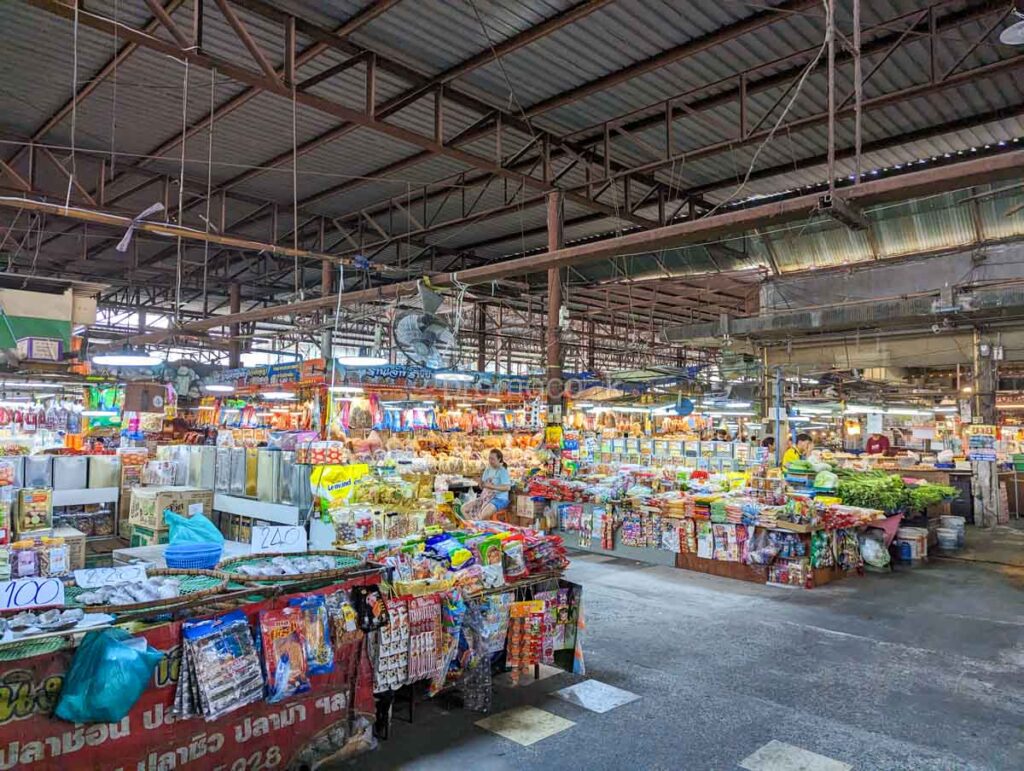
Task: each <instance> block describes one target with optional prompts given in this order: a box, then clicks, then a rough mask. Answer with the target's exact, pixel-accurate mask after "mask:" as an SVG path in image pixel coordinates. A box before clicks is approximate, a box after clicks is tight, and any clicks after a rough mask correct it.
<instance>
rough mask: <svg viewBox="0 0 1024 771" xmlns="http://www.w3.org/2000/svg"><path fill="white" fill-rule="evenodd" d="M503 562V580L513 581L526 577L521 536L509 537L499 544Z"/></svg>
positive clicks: (524, 555)
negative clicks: (503, 558)
mask: <svg viewBox="0 0 1024 771" xmlns="http://www.w3.org/2000/svg"><path fill="white" fill-rule="evenodd" d="M501 550H502V553H503V554H504V557H505V560H504V563H505V578H506V580H511V581H514V580H516V579H517V578H523V577H525V576H526V575H527V572H528V571H527V568H526V552H525V550H524V548H523V537H522V536H521V535H513V536H509V537H508V538H506V539H505V541H504V542H503V543H502V544H501Z"/></svg>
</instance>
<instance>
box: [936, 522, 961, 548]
mask: <svg viewBox="0 0 1024 771" xmlns="http://www.w3.org/2000/svg"><path fill="white" fill-rule="evenodd" d="M936 535H937V536H938V537H939V548H940V549H941V550H942V551H956V550H957V549H959V548H960V539H959V534H958V533H957V531H956V530H953V529H952V528H948V527H940V528H939V529H938V530H937V531H936Z"/></svg>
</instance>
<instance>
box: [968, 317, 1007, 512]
mask: <svg viewBox="0 0 1024 771" xmlns="http://www.w3.org/2000/svg"><path fill="white" fill-rule="evenodd" d="M973 342H974V351H973V354H974V415H976V416H977V417H978V418H980V422H981V423H984V424H987V425H995V424H996V419H997V416H996V384H997V383H998V376H997V374H996V362H995V360H994V359H993V356H992V342H991V341H990V340H987V339H986V338H985V336H984V335H983V334H982V332H981V330H980V329H978V328H975V330H974V341H973ZM983 347H984V349H985V350H984V351H982V348H983ZM971 496H972V497H973V499H974V524H975V525H978V526H980V527H993V526H995V525H996V524H997V522H998V520H999V508H1000V497H999V472H998V469H997V468H996V464H995V462H994V461H984V460H983V461H973V460H972V461H971Z"/></svg>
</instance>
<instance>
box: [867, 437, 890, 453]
mask: <svg viewBox="0 0 1024 771" xmlns="http://www.w3.org/2000/svg"><path fill="white" fill-rule="evenodd" d="M864 452H866V453H867V454H868V455H885V454H886V453H887V452H889V437H887V436H886V435H885V434H872V435H871V436H869V437H868V441H867V444H865V445H864Z"/></svg>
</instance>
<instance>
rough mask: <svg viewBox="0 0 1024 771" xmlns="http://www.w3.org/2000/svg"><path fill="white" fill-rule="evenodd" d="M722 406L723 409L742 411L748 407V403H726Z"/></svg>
mask: <svg viewBox="0 0 1024 771" xmlns="http://www.w3.org/2000/svg"><path fill="white" fill-rule="evenodd" d="M722 406H723V407H734V408H736V409H743V408H744V407H749V406H750V402H726V403H725V404H724V405H722Z"/></svg>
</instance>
